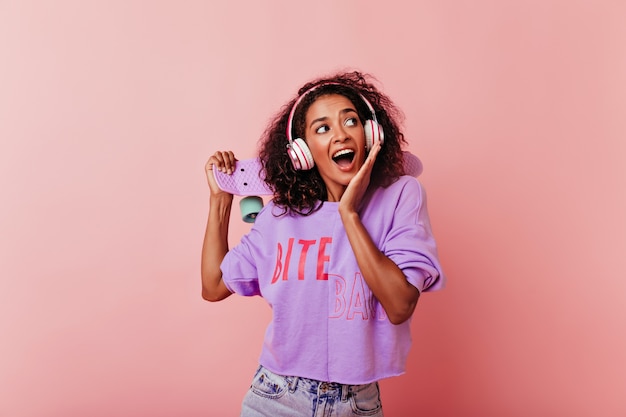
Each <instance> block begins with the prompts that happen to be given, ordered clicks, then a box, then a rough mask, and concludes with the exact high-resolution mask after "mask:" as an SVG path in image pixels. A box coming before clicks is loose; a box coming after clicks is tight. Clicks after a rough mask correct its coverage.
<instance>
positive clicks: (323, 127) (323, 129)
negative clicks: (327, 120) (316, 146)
mask: <svg viewBox="0 0 626 417" xmlns="http://www.w3.org/2000/svg"><path fill="white" fill-rule="evenodd" d="M329 130H330V127H328V125H320V126H319V127H318V128H317V129H315V133H319V134H321V133H326V132H328V131H329Z"/></svg>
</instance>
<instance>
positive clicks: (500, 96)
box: [0, 0, 626, 417]
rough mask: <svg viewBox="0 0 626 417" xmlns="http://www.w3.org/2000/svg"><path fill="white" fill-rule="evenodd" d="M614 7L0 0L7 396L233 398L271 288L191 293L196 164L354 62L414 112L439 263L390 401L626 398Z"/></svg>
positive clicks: (619, 34) (49, 402) (621, 85)
mask: <svg viewBox="0 0 626 417" xmlns="http://www.w3.org/2000/svg"><path fill="white" fill-rule="evenodd" d="M383 3H384V6H383ZM624 16H626V3H624V2H622V1H618V0H615V1H610V0H604V1H593V0H587V1H584V0H567V1H565V0H564V1H550V0H510V1H497V0H475V1H462V0H457V1H441V0H424V1H394V0H388V1H385V2H374V1H371V2H369V1H362V0H359V1H350V0H341V1H316V2H304V1H287V0H284V1H249V2H247V4H246V3H245V2H243V3H242V2H226V1H222V2H213V1H208V0H207V1H191V0H190V1H166V0H161V1H148V0H146V1H143V2H142V1H138V0H134V1H128V0H115V1H101V2H96V1H83V0H59V1H43V0H41V1H33V0H19V1H18V0H13V1H12V0H0V140H1V148H0V192H1V194H2V203H1V204H0V236H1V240H0V274H1V280H0V416H2V417H57V416H58V417H72V416H95V417H98V416H123V417H127V416H128V417H131V416H132V417H134V416H137V417H139V416H153V417H159V416H163V417H165V416H187V417H193V416H229V415H236V414H237V413H238V410H239V404H240V401H241V398H242V396H243V394H244V392H245V390H246V389H247V386H248V384H249V381H250V378H251V376H252V373H253V372H254V370H255V367H256V361H257V358H258V354H259V350H260V345H261V338H262V334H263V331H264V327H265V325H266V323H267V321H268V319H269V309H268V308H267V307H266V306H265V305H264V303H263V301H262V300H260V299H258V298H255V299H244V298H241V297H231V298H230V299H228V300H227V301H225V302H223V303H220V304H208V303H206V302H204V301H202V299H201V297H200V277H199V258H200V247H201V241H202V236H203V232H204V225H205V220H206V213H207V203H208V189H207V187H206V183H205V179H204V173H203V166H204V162H205V160H206V159H207V158H208V156H209V155H210V154H211V153H212V152H213V151H215V150H216V149H221V148H232V149H233V150H234V151H236V153H237V155H238V156H239V157H240V158H247V157H252V156H254V155H255V152H256V141H257V139H258V137H259V135H260V133H261V132H262V130H263V128H264V127H265V123H266V122H267V120H268V118H269V117H270V116H271V115H272V114H273V112H274V111H276V110H277V109H278V108H279V107H280V106H281V105H282V104H283V103H285V102H286V101H287V100H289V99H291V98H292V97H293V94H294V93H295V90H296V89H297V87H299V85H300V84H301V83H303V82H304V81H306V80H308V79H309V78H311V77H313V76H316V75H320V74H325V73H327V72H329V71H332V70H335V69H340V68H358V69H361V70H364V71H367V72H371V73H373V74H375V75H376V76H377V77H378V78H379V79H380V81H381V82H382V87H383V89H384V90H385V91H386V92H387V93H388V94H389V95H390V96H391V97H392V98H393V99H395V101H396V102H397V104H399V105H400V106H401V107H402V108H403V109H404V110H405V113H406V116H407V120H406V126H405V127H406V133H407V136H408V138H409V139H410V141H411V146H410V150H412V151H413V152H415V153H417V154H418V155H420V157H421V158H422V160H423V162H424V166H425V171H424V174H423V175H422V181H423V183H424V184H425V185H426V188H427V190H428V193H429V207H430V212H431V217H432V222H433V225H434V228H435V234H436V236H437V238H438V241H439V245H440V255H441V258H442V261H443V263H444V266H445V268H446V271H447V273H448V275H449V284H448V287H447V289H446V290H445V291H442V292H439V293H434V294H429V295H426V296H424V297H423V298H422V299H421V300H420V305H419V306H418V309H417V311H416V315H415V319H414V321H413V325H412V326H413V332H414V341H415V346H414V349H413V350H412V353H411V355H410V358H409V369H408V373H407V374H406V375H404V376H402V377H398V378H395V379H390V380H385V381H383V383H382V388H383V401H384V403H385V407H386V411H387V415H389V416H392V417H393V416H400V417H404V416H410V415H424V416H431V417H437V416H443V417H452V416H455V417H456V416H479V415H480V416H498V417H509V416H511V417H512V416H535V417H537V416H540V417H541V416H569V417H578V416H603V417H612V416H624V415H626V396H625V395H624V389H625V388H626V361H625V359H624V357H625V356H624V352H626V331H625V323H626V308H625V307H624V304H625V303H624V301H625V299H626V297H625V292H626V256H625V253H624V252H625V249H626V238H625V236H626V221H625V215H624V214H625V213H626V195H625V194H626V193H625V190H626V168H625V165H626V163H625V156H626V116H625V115H626V47H625V46H624V45H625V42H626V25H624ZM235 214H237V215H238V213H235ZM248 227H249V226H248V225H246V224H244V223H242V222H240V221H234V222H233V228H232V240H233V243H234V242H236V241H237V240H238V238H239V237H240V236H241V234H242V233H244V232H245V231H246V230H247V229H248Z"/></svg>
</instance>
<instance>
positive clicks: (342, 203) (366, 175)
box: [339, 142, 381, 213]
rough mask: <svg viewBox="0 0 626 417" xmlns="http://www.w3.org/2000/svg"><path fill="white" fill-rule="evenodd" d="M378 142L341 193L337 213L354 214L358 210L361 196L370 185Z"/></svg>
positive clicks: (378, 148)
mask: <svg viewBox="0 0 626 417" xmlns="http://www.w3.org/2000/svg"><path fill="white" fill-rule="evenodd" d="M380 146H381V145H380V142H375V143H374V145H373V146H372V149H370V152H369V154H368V155H367V158H365V162H364V163H363V166H362V167H361V169H359V172H357V174H356V175H355V176H354V177H353V178H352V179H351V180H350V183H349V184H348V187H347V188H346V191H345V192H344V193H343V196H342V197H341V200H339V211H340V212H343V213H355V212H357V211H358V210H359V206H360V204H361V201H362V200H363V196H364V195H365V192H366V191H367V187H368V186H369V183H370V178H371V175H372V169H373V168H374V162H376V156H377V155H378V152H379V151H380Z"/></svg>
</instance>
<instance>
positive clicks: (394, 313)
mask: <svg viewBox="0 0 626 417" xmlns="http://www.w3.org/2000/svg"><path fill="white" fill-rule="evenodd" d="M341 218H342V221H343V225H344V227H345V230H346V234H347V235H348V239H349V241H350V245H351V246H352V250H353V251H354V254H355V256H356V260H357V263H358V264H359V268H360V269H361V273H362V274H363V278H364V279H365V281H366V282H367V285H368V286H369V288H370V289H371V290H372V293H373V294H374V296H375V297H376V298H377V299H378V301H379V302H380V303H381V305H382V306H383V308H384V309H385V312H386V313H387V316H388V317H389V320H390V321H391V322H392V323H394V324H400V323H402V322H404V321H406V320H407V319H409V317H411V315H412V314H413V311H414V310H415V306H416V305H417V300H418V298H419V291H418V290H417V288H415V287H414V286H413V285H411V284H410V283H409V282H408V281H407V279H406V277H405V276H404V273H403V272H402V270H401V269H400V268H398V266H397V265H396V264H395V263H394V262H393V261H392V260H391V259H389V258H388V257H387V256H385V254H384V253H382V252H381V251H380V250H379V249H378V248H377V247H376V245H375V244H374V242H373V241H372V238H371V236H370V235H369V233H368V231H367V229H366V228H365V226H364V225H363V223H362V222H361V219H360V217H359V215H358V214H357V213H355V212H349V213H341Z"/></svg>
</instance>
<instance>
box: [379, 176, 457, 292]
mask: <svg viewBox="0 0 626 417" xmlns="http://www.w3.org/2000/svg"><path fill="white" fill-rule="evenodd" d="M382 251H383V253H385V255H387V256H388V257H389V258H390V259H391V260H393V261H394V262H395V263H396V265H398V267H399V268H400V269H401V270H402V271H403V272H404V275H405V276H406V277H407V280H408V281H409V282H410V283H411V284H412V285H413V286H415V287H416V288H417V289H418V290H419V291H420V292H423V291H436V290H440V289H442V288H443V286H444V284H445V276H444V274H443V271H442V268H441V264H440V262H439V256H438V254H437V244H436V242H435V238H434V236H433V233H432V229H431V225H430V219H429V217H428V209H427V207H426V192H425V190H424V188H423V187H422V185H421V184H420V183H419V181H418V180H417V179H415V178H409V180H408V181H406V183H405V184H404V186H403V187H402V188H401V190H400V194H399V195H398V196H397V200H396V206H395V208H394V214H393V219H392V221H391V227H390V229H389V231H388V233H387V236H386V237H385V240H384V243H383V247H382Z"/></svg>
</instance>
